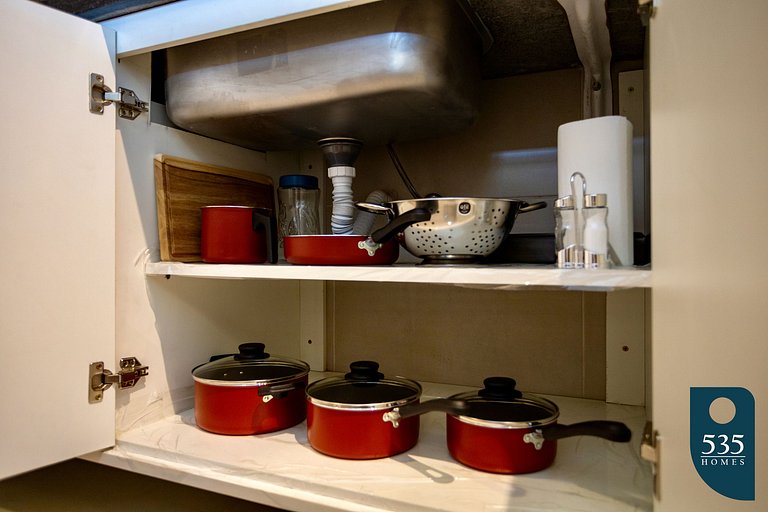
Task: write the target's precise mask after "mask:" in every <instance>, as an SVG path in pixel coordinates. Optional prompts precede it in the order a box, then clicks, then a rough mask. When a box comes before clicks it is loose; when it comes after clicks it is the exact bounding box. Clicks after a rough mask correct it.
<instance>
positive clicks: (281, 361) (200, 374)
mask: <svg viewBox="0 0 768 512" xmlns="http://www.w3.org/2000/svg"><path fill="white" fill-rule="evenodd" d="M264 348H265V347H264V344H263V343H243V344H241V345H240V346H239V347H238V350H239V352H238V353H237V354H226V355H222V356H213V357H212V358H211V361H210V362H208V363H205V364H202V365H200V366H197V367H196V368H194V369H193V370H192V378H193V379H194V380H195V381H196V382H199V383H202V384H211V385H214V386H258V385H264V384H270V385H273V384H278V383H281V382H287V381H291V380H294V379H297V378H301V377H304V376H306V375H308V374H309V365H308V364H307V363H305V362H304V361H299V360H297V359H289V358H286V357H279V356H271V355H270V354H268V353H267V352H265V351H264Z"/></svg>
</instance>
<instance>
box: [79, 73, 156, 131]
mask: <svg viewBox="0 0 768 512" xmlns="http://www.w3.org/2000/svg"><path fill="white" fill-rule="evenodd" d="M112 103H117V105H118V107H117V115H119V116H120V117H122V118H124V119H130V120H131V121H133V120H134V119H136V118H137V117H139V116H140V115H141V113H142V112H148V111H149V104H148V103H147V102H146V101H141V100H140V99H139V97H138V96H136V93H134V92H133V91H132V90H130V89H125V88H123V87H118V88H117V92H112V89H110V88H109V87H108V86H107V85H106V84H105V83H104V77H103V76H101V75H99V74H98V73H91V86H90V111H91V112H92V113H94V114H103V113H104V107H106V106H109V105H111V104H112Z"/></svg>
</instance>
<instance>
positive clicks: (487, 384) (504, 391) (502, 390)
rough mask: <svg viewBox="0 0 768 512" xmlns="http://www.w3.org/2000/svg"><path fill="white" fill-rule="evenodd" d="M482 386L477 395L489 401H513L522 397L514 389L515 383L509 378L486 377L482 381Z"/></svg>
mask: <svg viewBox="0 0 768 512" xmlns="http://www.w3.org/2000/svg"><path fill="white" fill-rule="evenodd" d="M483 386H484V387H483V389H481V390H480V391H479V392H478V395H480V396H481V397H483V398H488V399H490V400H514V399H516V398H522V396H523V394H522V393H521V392H520V391H518V390H517V389H515V386H517V382H516V381H515V379H513V378H511V377H488V378H487V379H485V380H484V381H483Z"/></svg>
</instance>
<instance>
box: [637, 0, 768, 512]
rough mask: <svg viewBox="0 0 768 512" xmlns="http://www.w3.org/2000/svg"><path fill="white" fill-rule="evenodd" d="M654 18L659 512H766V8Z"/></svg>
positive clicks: (686, 10)
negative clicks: (754, 511) (711, 441)
mask: <svg viewBox="0 0 768 512" xmlns="http://www.w3.org/2000/svg"><path fill="white" fill-rule="evenodd" d="M656 5H657V9H656V13H655V15H654V17H653V18H651V22H650V74H651V80H650V97H651V169H652V177H651V186H652V191H651V198H652V203H653V204H652V207H653V220H652V222H653V228H652V230H651V231H652V233H653V258H652V260H653V370H652V371H653V427H654V429H655V430H658V445H657V446H658V448H659V449H658V451H657V458H658V459H659V463H658V475H659V486H658V491H659V492H658V494H657V499H656V502H655V507H654V510H655V511H656V512H673V511H679V510H696V511H698V512H704V511H712V512H715V511H716V512H723V511H730V510H734V511H746V510H768V487H767V486H766V485H765V484H766V481H767V480H766V479H767V478H768V464H766V462H767V461H768V443H766V437H765V436H766V427H768V406H767V404H768V386H766V384H767V383H768V378H766V362H767V361H768V336H767V335H766V312H767V311H768V309H767V308H766V303H767V302H768V271H766V253H768V231H767V230H766V229H765V226H766V219H768V208H767V207H766V204H768V203H766V195H765V192H766V190H768V172H766V162H768V124H766V120H767V119H768V103H767V102H766V100H765V91H766V89H768V37H766V32H765V21H766V20H768V2H765V1H763V0H751V1H744V2H720V1H717V0H685V1H682V0H677V1H674V2H656ZM729 429H730V432H729V433H730V435H729V433H726V432H728V431H729ZM711 439H716V440H717V441H718V443H720V444H718V445H717V446H715V448H714V449H712V450H710V448H709V441H710V440H711Z"/></svg>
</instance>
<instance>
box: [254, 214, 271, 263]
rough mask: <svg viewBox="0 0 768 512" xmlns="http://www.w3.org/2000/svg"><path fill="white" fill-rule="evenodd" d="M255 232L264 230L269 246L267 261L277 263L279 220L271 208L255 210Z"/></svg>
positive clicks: (265, 239)
mask: <svg viewBox="0 0 768 512" xmlns="http://www.w3.org/2000/svg"><path fill="white" fill-rule="evenodd" d="M252 222H253V230H254V231H261V230H264V241H265V243H266V246H267V261H268V262H270V263H277V220H276V219H275V213H274V212H273V211H272V210H270V209H269V208H259V207H256V208H254V209H253V221H252Z"/></svg>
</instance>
